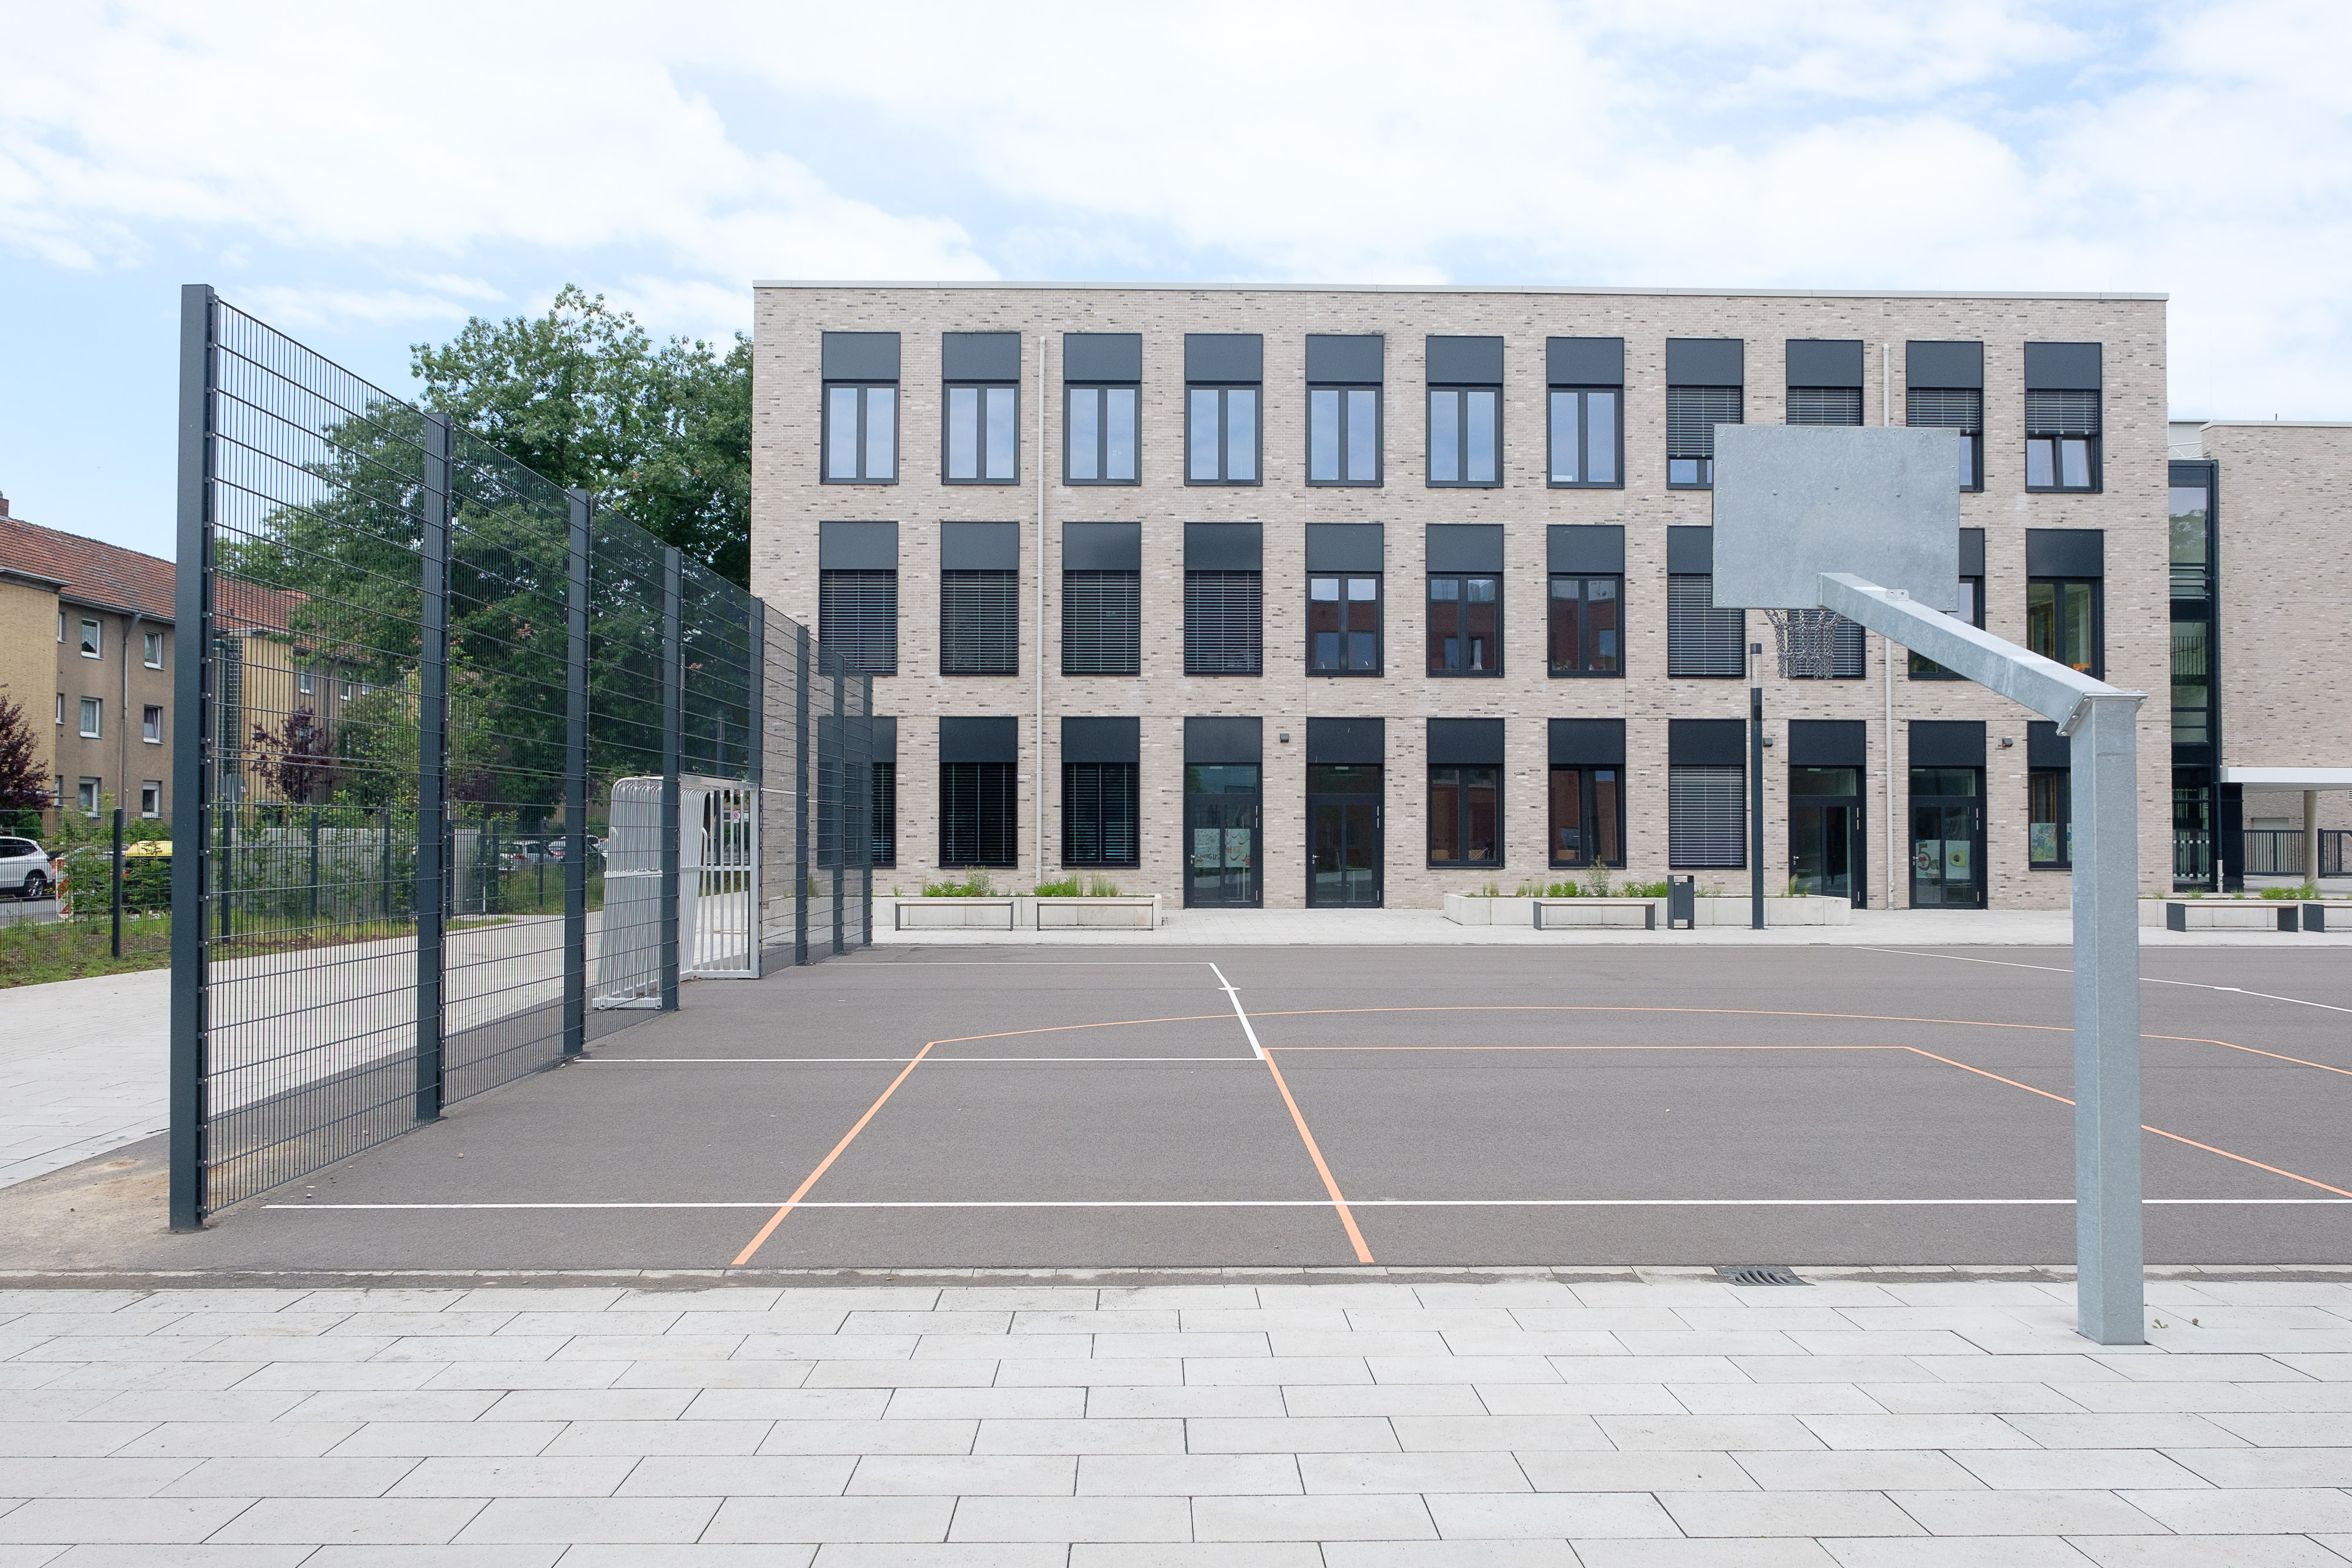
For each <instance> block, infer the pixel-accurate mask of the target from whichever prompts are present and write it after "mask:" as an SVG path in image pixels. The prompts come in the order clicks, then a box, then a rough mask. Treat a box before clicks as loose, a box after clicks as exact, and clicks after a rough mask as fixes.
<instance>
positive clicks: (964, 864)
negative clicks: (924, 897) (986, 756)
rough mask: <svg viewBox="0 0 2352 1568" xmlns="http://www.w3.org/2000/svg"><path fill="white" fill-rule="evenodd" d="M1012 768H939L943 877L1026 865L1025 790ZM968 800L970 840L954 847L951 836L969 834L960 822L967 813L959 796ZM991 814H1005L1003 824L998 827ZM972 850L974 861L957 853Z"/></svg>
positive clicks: (966, 764)
mask: <svg viewBox="0 0 2352 1568" xmlns="http://www.w3.org/2000/svg"><path fill="white" fill-rule="evenodd" d="M1013 768H1014V764H1013V763H1010V762H942V763H940V846H939V848H940V870H941V871H960V870H966V869H969V868H971V867H975V866H977V867H984V868H986V869H988V870H991V871H1009V870H1011V869H1013V867H1014V866H1017V865H1019V864H1020V863H1021V862H1020V848H1021V786H1020V780H1019V779H1017V778H1016V777H1015V775H1014V772H1013ZM967 794H968V795H969V798H970V806H971V822H970V826H969V829H968V835H967V838H966V839H965V840H964V841H953V840H951V838H950V835H951V834H954V833H957V832H959V831H966V830H965V829H964V824H962V823H961V821H958V817H959V814H960V813H961V812H962V810H963V809H964V802H963V801H962V800H959V796H960V795H967ZM992 808H995V809H998V810H1002V812H1003V818H1002V820H1001V821H997V822H995V823H993V824H992V823H991V822H990V821H989V813H990V811H991V809H992ZM967 848H968V849H970V850H971V854H970V855H961V854H958V853H956V852H957V851H959V850H962V849H967Z"/></svg>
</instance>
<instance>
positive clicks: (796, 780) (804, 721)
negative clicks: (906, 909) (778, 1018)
mask: <svg viewBox="0 0 2352 1568" xmlns="http://www.w3.org/2000/svg"><path fill="white" fill-rule="evenodd" d="M793 735H794V739H793V963H795V964H805V963H807V962H808V961H809V953H808V928H809V906H808V890H809V749H810V747H811V744H812V737H811V736H810V733H809V634H808V628H807V627H805V626H803V625H800V624H798V623H797V622H796V623H794V625H793Z"/></svg>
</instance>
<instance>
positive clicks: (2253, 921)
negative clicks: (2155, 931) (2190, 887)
mask: <svg viewBox="0 0 2352 1568" xmlns="http://www.w3.org/2000/svg"><path fill="white" fill-rule="evenodd" d="M2301 915H2302V909H2301V906H2300V905H2297V904H2287V903H2283V902H2281V901H2280V900H2277V899H2272V898H2192V899H2186V900H2174V901H2171V902H2169V903H2168V904H2165V906H2164V928H2165V929H2166V930H2167V931H2297V930H2300V929H2302V925H2303V922H2302V919H2301Z"/></svg>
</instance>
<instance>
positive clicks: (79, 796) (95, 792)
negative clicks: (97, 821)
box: [74, 779, 100, 817]
mask: <svg viewBox="0 0 2352 1568" xmlns="http://www.w3.org/2000/svg"><path fill="white" fill-rule="evenodd" d="M74 800H75V803H76V804H78V805H79V806H80V807H81V814H82V815H83V816H85V817H95V816H97V815H98V804H99V800H100V796H99V781H98V780H97V779H83V780H82V781H81V787H80V788H79V789H78V790H77V791H76V792H75V794H74Z"/></svg>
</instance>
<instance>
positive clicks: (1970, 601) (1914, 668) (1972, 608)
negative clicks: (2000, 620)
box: [1911, 577, 1985, 681]
mask: <svg viewBox="0 0 2352 1568" xmlns="http://www.w3.org/2000/svg"><path fill="white" fill-rule="evenodd" d="M1954 617H1955V619H1957V620H1960V621H1965V622H1968V623H1969V625H1971V626H1974V627H1976V628H1977V629H1978V630H1979V631H1982V630H1983V629H1984V623H1985V622H1984V579H1983V578H1981V577H1964V578H1962V579H1960V601H1959V608H1958V610H1957V611H1955V612H1954ZM1911 678H1912V679H1913V680H1915V681H1957V680H1960V679H1963V678H1964V677H1962V676H1961V675H1959V674H1956V673H1954V672H1953V671H1950V670H1948V669H1946V668H1944V666H1943V665H1941V664H1937V663H1936V661H1935V660H1933V659H1931V658H1929V657H1927V654H1925V653H1913V654H1911Z"/></svg>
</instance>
